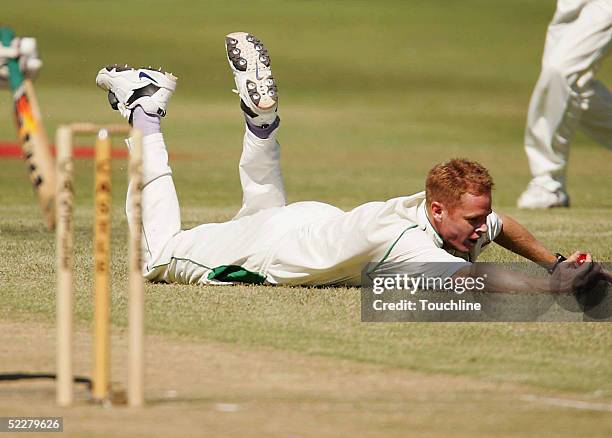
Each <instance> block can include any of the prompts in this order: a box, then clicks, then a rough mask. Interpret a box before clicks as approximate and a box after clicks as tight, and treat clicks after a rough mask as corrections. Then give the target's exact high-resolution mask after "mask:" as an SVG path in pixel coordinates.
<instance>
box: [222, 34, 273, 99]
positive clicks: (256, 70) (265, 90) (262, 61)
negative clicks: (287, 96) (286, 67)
mask: <svg viewBox="0 0 612 438" xmlns="http://www.w3.org/2000/svg"><path fill="white" fill-rule="evenodd" d="M225 50H226V55H227V60H228V62H229V64H230V67H231V68H232V71H233V72H234V74H235V75H240V74H245V73H248V74H249V79H247V81H246V86H247V92H248V94H249V98H250V100H251V102H252V103H253V104H254V105H255V106H256V107H257V108H259V109H261V110H264V111H266V110H269V109H271V108H272V107H274V106H275V105H276V103H277V102H278V94H277V87H276V83H275V82H274V77H273V76H272V70H270V56H269V55H268V50H267V49H266V47H265V46H264V44H263V43H262V42H261V41H260V40H259V39H258V38H257V37H255V36H254V35H251V34H248V33H244V32H234V33H230V34H229V35H227V36H226V37H225Z"/></svg>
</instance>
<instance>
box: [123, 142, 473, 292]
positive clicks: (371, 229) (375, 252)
mask: <svg viewBox="0 0 612 438" xmlns="http://www.w3.org/2000/svg"><path fill="white" fill-rule="evenodd" d="M128 144H129V142H128ZM239 172H240V181H241V184H242V189H243V202H242V207H241V209H240V211H239V212H238V214H237V216H236V217H235V218H234V219H232V220H230V221H227V222H222V223H209V224H203V225H199V226H197V227H195V228H192V229H190V230H181V218H180V209H179V202H178V198H177V194H176V190H175V187H174V183H173V181H172V171H171V169H170V167H169V165H168V154H167V152H166V146H165V144H164V138H163V136H162V134H153V135H148V136H146V137H144V138H143V179H144V187H143V194H142V195H143V201H142V209H143V212H142V216H143V223H142V236H143V239H142V241H143V263H144V265H143V274H144V276H145V278H147V279H149V280H152V281H162V282H168V283H170V282H176V283H182V284H210V283H228V282H264V281H265V282H267V283H271V284H284V285H308V286H313V285H339V284H342V285H359V284H360V283H361V273H362V269H363V268H364V267H365V266H366V265H367V264H368V263H371V262H375V261H380V260H383V259H388V260H389V261H393V262H401V261H405V260H417V261H419V262H420V263H425V262H430V261H447V262H455V261H456V260H455V259H456V258H455V257H453V256H452V255H450V254H448V253H447V252H446V251H444V250H442V249H440V248H439V247H437V246H436V245H435V244H434V242H433V241H432V239H431V238H430V237H429V236H428V235H427V234H426V233H425V231H423V229H424V228H425V227H422V228H419V227H417V225H418V223H419V221H418V208H419V205H421V204H422V203H423V200H424V194H423V193H419V194H416V195H413V196H409V197H404V198H395V199H391V200H388V201H386V202H370V203H367V204H363V205H360V206H358V207H356V208H355V209H353V210H351V211H348V212H345V211H343V210H341V209H339V208H336V207H334V206H332V205H328V204H325V203H321V202H312V201H308V202H296V203H293V204H290V205H285V193H284V188H283V180H282V175H281V171H280V146H279V144H278V142H277V141H276V138H275V133H273V134H272V135H271V136H270V137H269V138H267V139H260V138H258V137H256V136H255V135H254V134H253V133H251V132H250V131H249V130H246V133H245V135H244V143H243V151H242V156H241V158H240V165H239ZM132 190H133V188H132V186H130V187H129V188H128V200H127V205H128V206H129V205H130V199H131V196H132ZM127 214H128V217H132V212H130V211H129V210H128V211H127ZM407 230H408V231H407ZM406 231H407V232H406ZM402 235H403V236H404V237H403V238H402V239H401V241H400V237H401V236H402ZM409 237H410V238H409ZM392 249H393V251H394V252H391V250H392ZM457 260H461V259H457ZM430 265H431V266H433V265H432V264H430Z"/></svg>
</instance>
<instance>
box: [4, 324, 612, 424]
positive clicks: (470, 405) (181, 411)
mask: <svg viewBox="0 0 612 438" xmlns="http://www.w3.org/2000/svg"><path fill="white" fill-rule="evenodd" d="M0 333H1V334H0V346H1V347H0V348H1V355H2V358H3V360H2V363H1V365H0V373H2V374H6V373H11V372H17V371H21V372H52V371H53V370H54V368H55V362H54V361H55V356H54V352H55V329H54V327H53V326H52V325H45V324H39V323H23V322H7V321H3V322H0ZM75 341H76V344H75V351H76V352H77V358H76V364H75V371H76V374H78V375H85V376H88V375H90V371H89V369H90V363H91V357H90V355H91V353H90V352H91V345H90V343H91V336H90V335H89V333H88V331H87V330H83V329H79V331H78V332H77V333H76V339H75ZM146 350H147V381H146V398H147V403H148V404H147V407H146V408H143V409H135V410H134V409H128V408H125V407H110V408H104V407H101V406H92V405H90V404H88V403H87V401H86V400H87V391H86V390H85V388H84V387H83V386H80V387H77V400H78V402H77V404H76V406H75V407H73V408H68V409H61V408H58V407H56V406H55V392H54V384H53V382H52V381H44V380H40V381H20V382H1V383H0V412H2V415H3V416H6V415H18V416H38V415H40V416H63V417H64V430H65V433H67V434H68V435H69V436H108V435H110V434H112V435H113V436H138V435H141V436H170V435H171V436H198V435H207V436H216V435H222V436H244V435H248V436H254V435H260V436H286V435H289V434H291V435H293V436H313V435H323V436H347V435H349V434H356V435H359V436H380V435H385V436H406V435H407V434H414V435H419V436H450V435H453V436H476V435H480V436H490V435H493V434H495V435H497V436H517V435H536V434H542V435H547V436H576V435H577V434H585V435H586V434H588V435H589V436H610V434H612V400H610V399H608V400H606V399H602V398H597V399H596V400H594V399H593V396H592V395H591V396H590V397H589V396H586V395H584V396H580V395H576V394H563V393H558V392H556V393H555V392H550V391H548V392H544V391H542V390H540V389H534V388H531V387H529V386H526V385H517V384H510V383H494V382H489V381H483V380H479V379H475V378H466V377H455V376H448V375H442V374H420V373H415V372H411V371H406V370H399V369H395V368H390V367H383V366H375V365H368V364H361V363H356V362H352V361H347V360H340V359H330V358H323V357H317V356H308V355H301V354H296V353H289V352H285V351H279V350H273V349H265V348H258V349H254V348H245V347H240V346H236V345H233V344H224V343H215V342H205V343H194V342H188V341H185V340H181V339H177V338H171V337H162V336H148V338H147V342H146ZM126 351H127V347H126V336H125V332H124V331H120V330H115V331H114V333H113V369H112V375H113V380H114V381H118V382H122V383H125V376H126V370H125V368H124V367H123V365H124V364H125V363H126V357H125V356H126Z"/></svg>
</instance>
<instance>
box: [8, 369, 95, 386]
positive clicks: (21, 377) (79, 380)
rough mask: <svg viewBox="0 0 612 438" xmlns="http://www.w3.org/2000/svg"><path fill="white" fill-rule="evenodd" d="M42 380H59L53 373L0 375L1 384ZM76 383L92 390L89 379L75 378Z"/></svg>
mask: <svg viewBox="0 0 612 438" xmlns="http://www.w3.org/2000/svg"><path fill="white" fill-rule="evenodd" d="M41 379H52V380H55V379H57V375H55V374H51V373H21V372H15V373H2V374H0V383H1V382H12V381H16V380H41ZM74 383H83V384H85V385H86V386H87V389H91V379H90V378H88V377H82V376H75V377H74Z"/></svg>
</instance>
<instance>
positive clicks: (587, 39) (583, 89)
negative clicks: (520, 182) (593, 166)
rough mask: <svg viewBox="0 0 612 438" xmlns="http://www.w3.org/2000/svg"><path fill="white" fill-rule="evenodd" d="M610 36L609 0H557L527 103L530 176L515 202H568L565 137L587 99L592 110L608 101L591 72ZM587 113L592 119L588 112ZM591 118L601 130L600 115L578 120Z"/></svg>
mask: <svg viewBox="0 0 612 438" xmlns="http://www.w3.org/2000/svg"><path fill="white" fill-rule="evenodd" d="M611 38H612V7H611V6H610V4H609V2H605V1H600V0H593V1H588V2H585V1H583V2H575V1H572V2H568V1H565V0H559V2H558V5H557V12H556V13H555V17H554V19H553V21H552V22H551V24H550V26H549V29H548V35H547V41H546V48H545V51H544V56H543V60H542V72H541V74H540V77H539V79H538V82H537V84H536V87H535V89H534V91H533V94H532V97H531V101H530V104H529V111H528V116H527V128H526V130H525V151H526V153H527V158H528V160H529V166H530V169H531V173H532V175H533V179H532V181H531V182H530V183H529V186H528V187H527V190H525V192H524V193H523V194H522V195H521V197H520V198H519V200H518V206H519V207H521V208H549V207H559V206H568V205H569V198H568V196H567V193H566V188H565V186H566V181H565V180H566V165H567V160H568V157H569V147H570V142H571V140H572V138H573V135H574V132H575V130H576V128H577V127H578V126H579V123H580V118H581V116H582V113H583V111H584V110H585V108H588V107H589V105H590V102H592V104H591V107H592V110H595V108H596V107H598V106H599V107H601V105H597V104H598V103H601V102H602V101H604V102H607V98H606V97H605V94H604V93H602V90H601V89H600V88H599V87H598V86H596V82H595V81H594V80H593V76H594V72H595V70H596V68H597V66H598V64H599V62H600V61H601V60H602V58H603V57H604V56H605V55H606V53H607V51H608V49H609V46H610V40H611ZM604 106H606V107H607V104H606V105H604ZM587 112H588V111H587ZM587 117H588V119H589V120H597V117H595V116H593V115H592V114H591V115H589V116H587ZM592 124H599V125H600V127H599V130H598V132H601V121H597V122H595V121H594V122H592V123H591V124H589V122H588V121H585V123H584V124H583V126H585V127H587V129H588V128H589V126H590V125H592ZM604 124H606V123H605V122H604ZM606 125H607V124H606Z"/></svg>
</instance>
